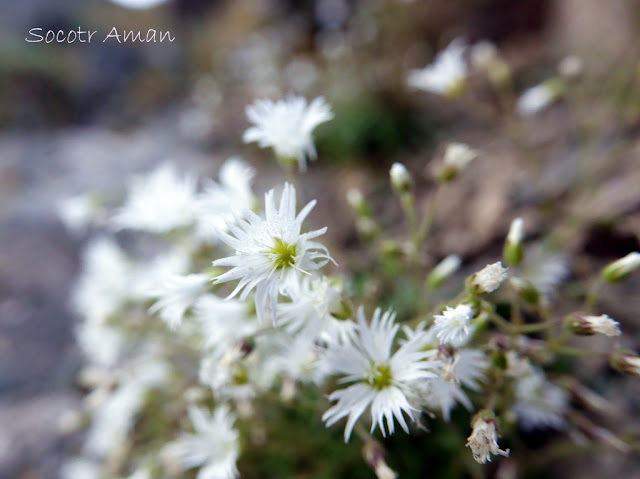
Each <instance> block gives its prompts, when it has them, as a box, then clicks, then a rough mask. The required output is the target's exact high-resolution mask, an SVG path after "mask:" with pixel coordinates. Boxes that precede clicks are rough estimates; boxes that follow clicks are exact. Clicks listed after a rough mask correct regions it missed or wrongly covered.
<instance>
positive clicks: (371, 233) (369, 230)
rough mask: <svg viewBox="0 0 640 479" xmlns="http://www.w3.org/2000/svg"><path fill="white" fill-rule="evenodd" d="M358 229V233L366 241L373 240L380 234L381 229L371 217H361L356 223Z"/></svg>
mask: <svg viewBox="0 0 640 479" xmlns="http://www.w3.org/2000/svg"><path fill="white" fill-rule="evenodd" d="M356 229H357V230H358V233H359V234H360V235H361V236H362V237H363V238H364V239H366V240H372V239H374V238H375V237H376V236H378V233H380V229H379V228H378V225H377V224H376V222H375V221H373V220H372V219H371V218H369V217H361V218H358V219H357V221H356Z"/></svg>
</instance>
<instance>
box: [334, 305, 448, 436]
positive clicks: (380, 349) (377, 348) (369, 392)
mask: <svg viewBox="0 0 640 479" xmlns="http://www.w3.org/2000/svg"><path fill="white" fill-rule="evenodd" d="M394 318H395V314H394V313H392V311H391V310H389V311H387V312H385V313H384V314H382V312H381V310H380V308H378V309H376V311H375V312H374V314H373V319H372V321H371V324H370V325H369V324H367V320H366V318H365V315H364V310H363V308H362V307H361V308H360V309H359V310H358V329H357V331H356V335H355V337H354V339H353V341H352V342H348V343H342V344H335V345H330V346H329V348H328V350H327V351H326V354H325V355H324V357H323V362H324V364H325V365H326V367H327V372H328V373H329V374H340V375H344V377H343V378H342V379H341V382H342V383H344V382H350V383H355V384H352V385H351V386H349V387H347V388H345V389H340V390H337V391H334V392H333V393H331V395H330V396H329V400H330V401H337V404H335V405H333V406H332V407H331V408H330V409H329V410H328V411H326V412H325V413H324V415H323V416H322V420H323V421H325V422H326V423H327V427H329V426H331V425H333V424H335V423H336V422H338V421H339V420H340V419H342V418H344V417H345V416H348V419H347V425H346V427H345V431H344V440H345V442H347V441H348V440H349V438H350V436H351V432H352V431H353V427H354V426H355V423H356V421H357V420H358V418H359V417H360V416H361V415H362V413H363V412H364V411H365V409H367V408H368V407H369V406H371V420H372V425H371V431H372V432H373V431H374V430H375V428H376V426H380V430H381V431H382V434H383V435H384V436H386V434H387V433H389V434H393V432H394V429H395V428H394V419H395V420H397V421H398V423H399V424H400V426H401V427H402V429H403V430H404V431H405V432H407V433H409V427H408V426H407V422H406V420H405V418H404V415H403V413H404V414H406V415H407V416H409V418H410V419H411V420H413V421H415V418H414V412H415V411H416V409H415V408H414V407H413V406H412V405H411V402H410V400H411V399H412V398H415V386H416V383H417V381H419V380H424V379H428V378H434V377H436V375H435V374H434V373H433V372H431V371H429V370H430V369H434V368H435V367H436V366H437V362H435V361H431V360H429V359H428V358H430V357H432V356H433V354H434V352H433V351H421V350H420V346H421V344H422V341H423V338H422V337H421V335H420V334H417V335H415V336H414V337H413V338H412V339H410V340H408V341H407V342H405V343H404V344H402V345H401V346H400V348H399V349H398V350H397V351H396V352H395V353H393V354H392V353H391V348H392V345H393V340H394V338H395V336H396V333H397V331H398V325H397V324H394ZM385 420H386V428H385V424H384V423H385Z"/></svg>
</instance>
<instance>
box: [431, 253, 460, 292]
mask: <svg viewBox="0 0 640 479" xmlns="http://www.w3.org/2000/svg"><path fill="white" fill-rule="evenodd" d="M461 263H462V260H461V259H460V256H458V255H455V254H452V255H449V256H447V257H446V258H445V259H443V260H442V261H440V263H438V264H437V265H436V267H435V268H433V270H432V271H431V273H429V276H427V286H428V287H429V288H432V289H436V288H439V287H440V286H442V284H443V283H444V282H445V281H446V280H447V279H448V278H449V277H450V276H451V275H452V274H453V273H455V272H456V271H457V270H458V268H460V264H461Z"/></svg>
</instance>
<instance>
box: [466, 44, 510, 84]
mask: <svg viewBox="0 0 640 479" xmlns="http://www.w3.org/2000/svg"><path fill="white" fill-rule="evenodd" d="M471 64H472V65H473V66H474V68H475V69H476V70H479V71H482V72H484V73H486V75H487V76H488V77H489V80H490V81H491V83H492V84H493V85H495V86H496V87H498V88H502V87H506V86H509V85H510V84H511V70H510V69H509V65H508V64H507V63H506V62H505V61H504V60H503V59H502V58H500V55H499V53H498V49H497V48H496V46H495V45H494V44H493V43H491V42H488V41H482V42H480V43H476V44H475V45H474V46H473V47H472V49H471Z"/></svg>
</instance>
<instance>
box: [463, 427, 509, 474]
mask: <svg viewBox="0 0 640 479" xmlns="http://www.w3.org/2000/svg"><path fill="white" fill-rule="evenodd" d="M466 446H467V447H470V448H471V452H472V453H473V458H474V459H475V460H476V461H478V462H479V463H480V464H485V463H486V462H487V461H489V462H491V454H493V455H494V456H497V455H498V454H499V455H501V456H505V457H509V449H507V450H506V451H503V450H502V449H500V447H499V446H498V433H497V431H496V423H495V422H494V421H487V420H486V419H483V418H482V417H481V416H480V415H479V416H478V417H477V418H476V420H475V421H474V422H473V431H472V432H471V435H470V436H469V437H468V438H467V444H466Z"/></svg>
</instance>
